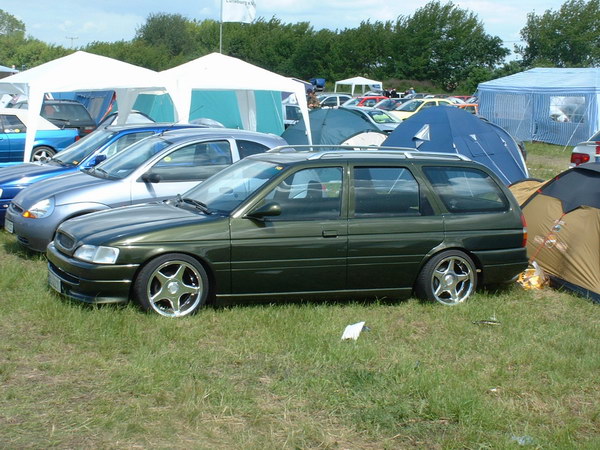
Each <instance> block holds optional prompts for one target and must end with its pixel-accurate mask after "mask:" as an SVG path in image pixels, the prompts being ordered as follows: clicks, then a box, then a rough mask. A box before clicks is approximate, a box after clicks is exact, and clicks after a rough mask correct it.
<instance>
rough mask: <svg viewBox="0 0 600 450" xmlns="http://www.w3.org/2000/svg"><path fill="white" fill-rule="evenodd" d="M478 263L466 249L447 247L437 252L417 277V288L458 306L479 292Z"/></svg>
mask: <svg viewBox="0 0 600 450" xmlns="http://www.w3.org/2000/svg"><path fill="white" fill-rule="evenodd" d="M476 287H477V273H476V268H475V263H473V260H472V259H471V258H470V257H469V256H468V255H466V254H465V253H464V252H461V251H458V250H447V251H444V252H441V253H438V254H437V255H435V256H433V257H432V258H431V259H430V260H429V261H427V263H426V264H425V265H424V266H423V269H422V270H421V273H420V274H419V276H418V278H417V283H416V292H417V295H418V296H419V297H420V298H423V299H426V300H435V301H437V302H439V303H442V304H443V305H448V306H454V305H458V304H459V303H462V302H464V301H465V300H466V299H467V298H469V296H470V295H471V294H472V293H473V292H475V288H476Z"/></svg>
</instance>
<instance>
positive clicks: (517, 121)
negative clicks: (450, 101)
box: [477, 68, 600, 145]
mask: <svg viewBox="0 0 600 450" xmlns="http://www.w3.org/2000/svg"><path fill="white" fill-rule="evenodd" d="M477 96H478V98H479V114H480V115H482V116H483V117H486V118H487V119H488V120H490V121H491V122H494V123H496V124H498V125H500V126H501V127H503V128H504V129H506V130H507V131H508V132H509V133H510V134H511V135H512V136H514V137H515V139H519V140H521V141H541V142H548V143H551V144H558V145H576V144H577V143H578V142H582V141H586V140H587V139H588V138H589V137H590V136H592V135H593V134H594V133H595V132H596V131H598V130H599V129H600V68H571V69H559V68H537V69H531V70H526V71H524V72H520V73H516V74H514V75H510V76H507V77H503V78H498V79H496V80H491V81H487V82H485V83H480V84H479V86H478V88H477Z"/></svg>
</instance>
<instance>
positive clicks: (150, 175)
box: [141, 172, 161, 183]
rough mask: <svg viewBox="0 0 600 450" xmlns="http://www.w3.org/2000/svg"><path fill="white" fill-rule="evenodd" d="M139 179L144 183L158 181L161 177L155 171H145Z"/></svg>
mask: <svg viewBox="0 0 600 450" xmlns="http://www.w3.org/2000/svg"><path fill="white" fill-rule="evenodd" d="M141 179H142V181H143V182H144V183H160V180H161V177H160V175H159V174H157V173H155V172H146V173H145V174H143V175H142V176H141Z"/></svg>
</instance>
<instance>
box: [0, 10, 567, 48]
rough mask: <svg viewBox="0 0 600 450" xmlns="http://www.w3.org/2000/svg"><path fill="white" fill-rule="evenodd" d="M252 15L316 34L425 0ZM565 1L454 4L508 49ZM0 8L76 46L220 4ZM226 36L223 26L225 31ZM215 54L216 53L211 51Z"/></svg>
mask: <svg viewBox="0 0 600 450" xmlns="http://www.w3.org/2000/svg"><path fill="white" fill-rule="evenodd" d="M255 2H256V16H257V18H259V17H262V18H264V19H266V20H269V19H271V18H272V17H276V18H277V19H279V20H281V21H282V22H284V23H298V22H309V23H310V24H311V25H312V27H313V28H314V29H316V30H320V29H323V28H327V29H330V30H336V29H337V30H343V29H344V28H356V27H357V26H359V25H360V23H361V22H362V21H366V20H369V21H371V22H375V21H381V22H385V21H388V20H391V21H394V20H396V18H397V17H398V16H401V15H403V16H410V15H412V14H413V13H414V12H415V11H416V10H417V9H419V8H422V7H423V6H425V5H426V4H427V3H428V2H429V1H428V0H402V1H394V0H391V1H390V0H255ZM565 2H566V0H560V1H559V0H502V1H499V0H465V1H458V0H455V1H453V3H454V5H456V6H458V7H459V8H461V9H466V10H469V11H471V12H473V13H475V14H476V15H477V16H478V18H479V20H480V21H481V22H482V23H483V25H484V28H485V31H486V33H488V34H490V35H492V36H498V37H499V38H500V39H502V41H503V42H504V46H505V47H507V48H508V49H510V50H513V48H514V45H515V44H518V43H519V40H520V36H519V32H520V30H521V29H522V28H523V27H524V26H525V24H526V22H527V14H528V13H531V12H535V14H537V15H540V14H543V13H544V12H545V11H546V10H548V9H551V10H553V11H558V10H559V9H560V7H561V5H562V4H563V3H565ZM0 9H1V10H3V11H4V12H7V13H9V14H11V15H13V16H15V17H16V18H18V19H19V20H21V21H22V22H23V23H25V28H26V33H27V35H28V36H31V37H34V38H37V39H40V40H41V41H44V42H46V43H49V44H57V45H62V46H64V47H67V48H80V47H83V46H85V45H87V44H89V43H90V42H94V41H101V42H115V41H121V40H124V41H129V40H131V39H133V37H134V36H135V32H136V30H137V29H138V28H139V27H140V26H141V25H143V24H144V23H145V22H146V19H147V18H148V16H149V15H150V14H156V13H167V14H181V15H182V16H184V17H186V18H188V19H190V20H199V21H202V20H205V19H213V20H219V18H220V10H221V0H200V1H193V0H170V1H165V0H119V1H116V0H95V1H94V2H89V1H81V0H52V1H50V0H2V2H0ZM225 32H226V27H225ZM215 51H218V49H215Z"/></svg>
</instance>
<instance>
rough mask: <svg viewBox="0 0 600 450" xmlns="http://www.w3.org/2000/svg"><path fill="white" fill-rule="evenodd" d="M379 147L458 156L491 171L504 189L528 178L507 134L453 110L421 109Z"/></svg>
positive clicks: (523, 163)
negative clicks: (501, 182) (503, 184)
mask: <svg viewBox="0 0 600 450" xmlns="http://www.w3.org/2000/svg"><path fill="white" fill-rule="evenodd" d="M382 145H386V146H393V147H408V148H414V149H416V150H419V151H424V152H442V153H460V154H462V155H464V156H466V157H468V158H470V159H472V160H474V161H477V162H479V163H481V164H483V165H484V166H487V167H488V168H490V169H491V170H493V171H494V172H495V173H496V174H497V175H498V176H499V177H500V179H501V180H502V181H503V182H504V183H505V184H507V185H509V184H512V183H515V182H517V181H520V180H522V179H524V178H527V177H528V174H527V167H526V166H525V161H524V160H523V156H522V154H521V151H520V150H519V147H518V145H517V143H516V142H515V140H514V139H513V138H512V137H511V136H510V135H509V134H508V133H506V132H505V131H504V130H503V129H502V128H500V127H498V126H497V125H494V124H491V123H488V122H487V121H486V120H483V119H481V118H480V117H477V116H475V115H473V114H471V113H470V112H467V111H464V110H462V109H460V108H455V107H454V106H435V107H432V108H427V109H424V110H423V111H421V112H419V113H417V114H415V115H414V116H412V117H410V118H409V119H407V120H405V121H404V122H402V123H401V124H400V125H398V126H397V127H396V129H395V130H394V131H392V133H391V134H390V135H389V137H388V138H387V139H386V140H385V141H384V142H383V144H382Z"/></svg>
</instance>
